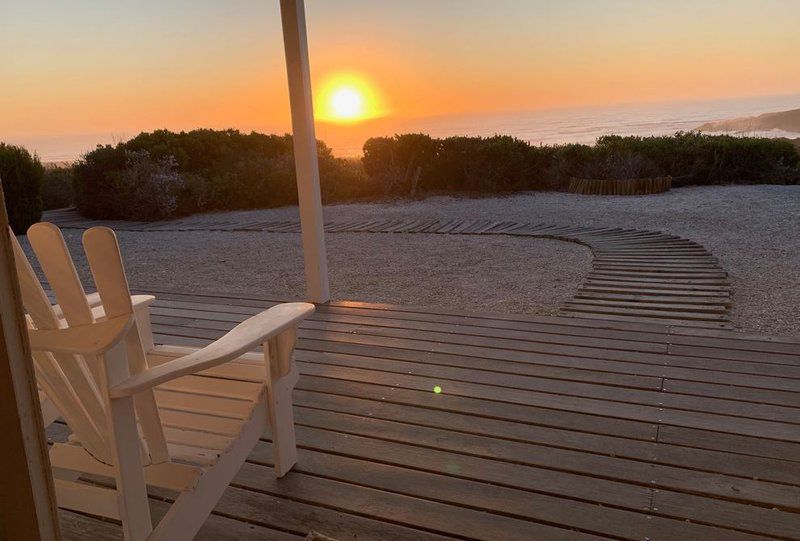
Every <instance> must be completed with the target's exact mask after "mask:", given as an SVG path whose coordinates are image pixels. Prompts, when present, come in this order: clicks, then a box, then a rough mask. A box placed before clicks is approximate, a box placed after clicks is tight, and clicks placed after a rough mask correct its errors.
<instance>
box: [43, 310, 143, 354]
mask: <svg viewBox="0 0 800 541" xmlns="http://www.w3.org/2000/svg"><path fill="white" fill-rule="evenodd" d="M132 326H133V316H131V315H130V314H127V315H121V316H117V317H115V318H111V319H107V320H105V321H98V322H97V323H93V324H91V325H81V326H79V327H67V328H66V329H43V330H38V329H30V330H29V331H28V336H29V338H30V342H31V349H33V350H34V351H50V352H55V353H71V354H76V355H102V354H103V353H105V352H106V351H108V350H109V349H110V348H112V347H114V346H115V345H116V344H117V343H118V342H119V341H120V340H122V339H123V338H124V335H125V332H126V331H128V330H129V329H130V328H131V327H132Z"/></svg>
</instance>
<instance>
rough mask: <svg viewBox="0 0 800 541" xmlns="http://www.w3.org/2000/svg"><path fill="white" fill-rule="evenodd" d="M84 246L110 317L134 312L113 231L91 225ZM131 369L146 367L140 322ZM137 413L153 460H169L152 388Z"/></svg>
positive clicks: (130, 339) (130, 338)
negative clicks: (140, 335) (140, 336)
mask: <svg viewBox="0 0 800 541" xmlns="http://www.w3.org/2000/svg"><path fill="white" fill-rule="evenodd" d="M83 249H84V251H85V252H86V258H87V259H88V261H89V267H90V268H91V270H92V276H93V277H94V283H95V285H96V286H97V292H98V293H99V294H100V300H101V301H102V302H103V309H104V310H105V313H106V315H107V316H108V317H116V316H120V315H125V314H132V313H133V304H132V303H131V292H130V289H129V287H128V278H127V276H126V275H125V267H124V264H123V262H122V254H121V253H120V251H119V243H118V242H117V236H116V235H115V234H114V231H112V230H111V229H109V228H107V227H92V228H91V229H88V230H87V231H86V232H85V233H84V234H83ZM125 349H126V353H127V355H126V357H127V361H128V370H129V371H130V373H131V374H138V373H141V372H144V371H145V370H147V355H146V353H145V351H144V349H143V347H142V342H141V340H140V338H139V331H138V328H137V326H135V325H134V327H133V328H132V329H131V330H130V332H129V333H128V335H127V336H126V338H125ZM135 404H136V414H137V417H138V419H139V423H140V426H141V430H142V433H143V434H144V438H145V443H146V445H147V451H148V452H149V454H150V460H151V461H152V462H153V463H160V462H165V461H167V460H169V452H168V450H167V442H166V439H165V438H164V430H163V427H162V424H161V418H160V416H159V413H158V406H157V405H156V399H155V395H154V394H153V391H145V392H142V393H139V394H138V395H137V396H136V397H135Z"/></svg>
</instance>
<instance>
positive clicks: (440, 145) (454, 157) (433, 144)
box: [363, 132, 800, 196]
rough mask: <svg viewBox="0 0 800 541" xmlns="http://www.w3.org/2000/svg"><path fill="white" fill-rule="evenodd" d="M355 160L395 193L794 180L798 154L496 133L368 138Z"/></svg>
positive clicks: (757, 144) (767, 142) (686, 142)
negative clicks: (664, 180) (583, 182)
mask: <svg viewBox="0 0 800 541" xmlns="http://www.w3.org/2000/svg"><path fill="white" fill-rule="evenodd" d="M423 142H424V146H423ZM412 143H413V144H412ZM409 148H411V149H412V150H411V151H410V150H409ZM363 162H364V170H365V171H366V173H367V175H368V176H369V178H370V179H371V180H372V181H373V182H375V184H376V185H379V186H382V187H383V191H384V192H385V193H387V194H393V195H401V196H408V195H410V196H415V195H418V194H424V193H436V192H444V193H505V192H515V191H521V190H542V189H560V188H564V187H566V185H567V184H568V183H569V181H570V179H572V178H595V179H631V178H646V177H657V176H671V177H673V179H674V180H675V184H676V185H679V186H680V185H684V186H685V185H708V184H797V183H799V182H800V155H799V154H798V151H797V150H796V148H795V146H794V145H793V144H792V142H790V141H787V140H780V139H765V138H756V137H734V136H727V135H703V134H700V133H695V132H690V133H683V132H679V133H676V134H675V135H672V136H660V137H635V136H631V137H620V136H616V135H609V136H605V137H601V138H600V139H598V141H597V144H596V145H593V146H589V145H579V144H567V145H553V146H533V145H530V144H529V143H527V142H525V141H522V140H520V139H516V138H513V137H509V136H500V135H497V136H494V137H449V138H446V139H431V138H430V137H428V136H423V135H420V134H407V135H395V136H394V137H391V138H388V137H380V138H373V139H369V140H368V141H367V142H366V143H365V144H364V158H363ZM414 170H416V171H417V172H416V176H418V177H419V182H418V183H417V185H416V186H413V187H412V186H410V183H409V182H408V179H409V178H411V176H410V171H414Z"/></svg>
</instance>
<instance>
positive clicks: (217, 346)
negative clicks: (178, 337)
mask: <svg viewBox="0 0 800 541" xmlns="http://www.w3.org/2000/svg"><path fill="white" fill-rule="evenodd" d="M312 313H314V305H313V304H308V303H304V302H292V303H284V304H279V305H277V306H273V307H272V308H270V309H268V310H265V311H263V312H261V313H260V314H258V315H255V316H253V317H251V318H249V319H247V320H246V321H244V322H242V323H240V324H239V325H237V326H236V327H234V328H233V329H231V330H230V332H228V333H227V334H226V335H225V336H223V337H222V338H220V339H219V340H217V341H216V342H213V343H211V344H209V345H207V346H206V347H204V348H203V349H200V350H197V351H195V352H194V353H190V354H189V355H185V356H183V357H179V358H177V359H175V360H172V361H169V362H167V363H164V364H161V365H158V366H155V367H153V368H150V369H148V370H146V371H144V372H140V373H139V374H136V375H135V376H131V377H130V378H128V379H127V380H125V381H123V382H122V383H120V384H118V385H116V386H114V387H112V388H111V389H110V390H109V394H110V395H111V397H112V398H121V397H124V396H130V395H133V394H136V393H139V392H141V391H144V390H146V389H151V388H153V387H155V386H157V385H160V384H162V383H164V382H167V381H170V380H173V379H176V378H179V377H181V376H187V375H189V374H194V373H197V372H201V371H203V370H207V369H208V368H212V367H214V366H217V365H220V364H223V363H226V362H228V361H230V360H233V359H236V358H237V357H240V356H241V355H242V354H243V353H247V352H248V351H250V350H252V349H253V347H254V346H257V345H260V344H263V343H264V342H266V341H268V340H269V339H270V338H273V337H275V336H278V335H279V334H280V333H282V332H283V331H285V330H287V329H289V328H291V327H296V326H297V325H299V324H300V322H301V321H303V320H304V319H305V318H307V317H308V316H310V315H311V314H312Z"/></svg>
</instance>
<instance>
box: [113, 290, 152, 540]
mask: <svg viewBox="0 0 800 541" xmlns="http://www.w3.org/2000/svg"><path fill="white" fill-rule="evenodd" d="M101 295H102V294H101ZM128 302H130V299H129V301H128ZM104 360H105V363H104V366H103V368H104V371H105V384H106V385H105V387H106V389H109V388H111V387H113V386H114V385H116V384H118V383H119V382H120V381H124V380H125V379H127V378H128V377H129V376H130V371H129V369H128V362H127V358H126V354H125V344H124V342H118V343H117V345H116V346H114V347H113V348H112V349H111V350H109V351H108V352H107V353H106V354H105V355H104ZM106 405H107V409H108V412H109V416H108V432H109V435H110V438H109V440H110V441H111V442H113V445H112V446H111V449H112V459H113V464H114V465H115V467H116V475H115V476H114V480H115V481H116V486H117V490H116V492H117V505H118V506H119V515H120V520H122V531H123V532H124V534H125V539H126V540H128V541H140V540H144V539H147V537H148V536H149V535H150V532H151V531H152V530H153V523H152V521H151V519H150V507H149V505H148V503H147V486H146V485H145V481H144V471H143V469H142V453H141V448H140V443H141V439H140V437H139V430H138V427H137V426H136V413H135V410H134V404H133V397H132V396H126V397H122V398H111V397H110V396H108V395H106Z"/></svg>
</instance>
